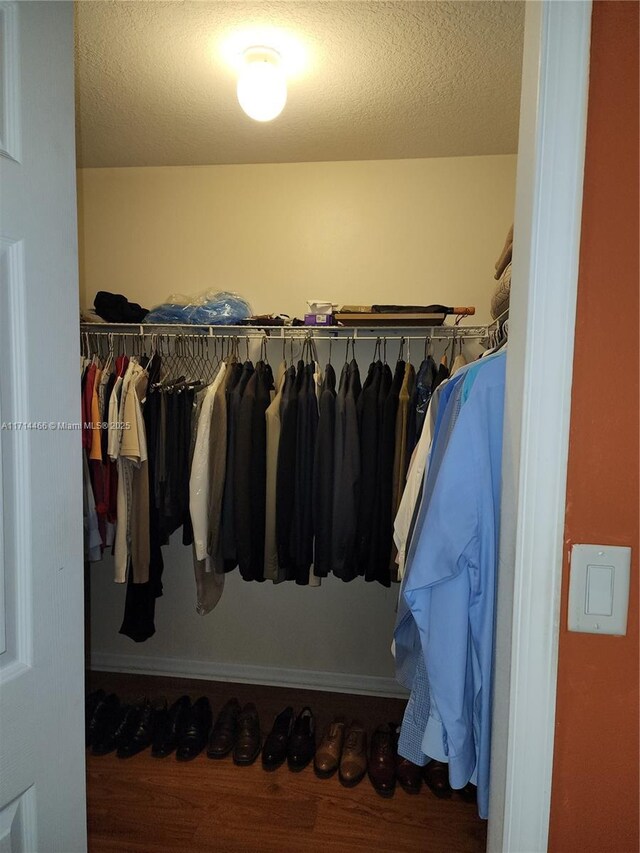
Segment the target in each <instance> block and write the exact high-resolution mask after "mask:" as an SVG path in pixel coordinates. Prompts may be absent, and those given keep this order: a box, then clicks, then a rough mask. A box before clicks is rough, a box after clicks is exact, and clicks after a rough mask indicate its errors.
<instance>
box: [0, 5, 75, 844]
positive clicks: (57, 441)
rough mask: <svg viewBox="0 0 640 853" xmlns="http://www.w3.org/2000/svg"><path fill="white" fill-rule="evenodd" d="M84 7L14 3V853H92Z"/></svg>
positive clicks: (5, 485)
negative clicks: (77, 19)
mask: <svg viewBox="0 0 640 853" xmlns="http://www.w3.org/2000/svg"><path fill="white" fill-rule="evenodd" d="M79 419H80V393H79V344H78V287H77V241H76V199H75V140H74V73H73V7H72V4H71V3H66V2H65V3H51V2H34V3H25V2H21V3H0V423H1V425H2V429H0V466H1V469H0V483H1V490H0V853H14V851H16V853H17V851H28V853H35V851H37V853H53V851H60V853H76V851H77V852H78V853H79V852H80V851H82V850H85V849H86V820H85V780H84V630H83V556H82V490H81V482H82V477H81V455H80V453H81V450H80V433H79V432H78V431H75V430H63V429H55V428H51V425H54V426H56V425H57V422H65V423H67V422H77V421H79Z"/></svg>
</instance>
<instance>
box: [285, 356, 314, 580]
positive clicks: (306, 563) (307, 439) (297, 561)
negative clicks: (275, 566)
mask: <svg viewBox="0 0 640 853" xmlns="http://www.w3.org/2000/svg"><path fill="white" fill-rule="evenodd" d="M298 369H299V370H300V367H299V368H298ZM314 372H315V364H314V363H313V362H311V363H310V364H306V365H303V366H302V376H301V378H300V384H299V390H298V419H297V424H296V467H295V476H294V500H293V520H292V524H291V538H290V549H291V556H292V558H293V565H294V571H293V572H292V573H290V579H293V580H295V582H296V583H298V584H302V585H305V584H308V583H309V570H310V569H311V564H312V563H313V516H312V509H313V505H312V496H313V462H314V452H315V443H316V433H317V430H318V401H317V397H316V389H315V379H314ZM296 381H297V377H296Z"/></svg>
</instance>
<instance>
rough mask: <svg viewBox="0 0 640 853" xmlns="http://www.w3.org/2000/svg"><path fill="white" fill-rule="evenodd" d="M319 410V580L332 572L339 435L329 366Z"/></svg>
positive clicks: (316, 473)
mask: <svg viewBox="0 0 640 853" xmlns="http://www.w3.org/2000/svg"><path fill="white" fill-rule="evenodd" d="M319 409H320V411H319V417H318V432H317V436H316V447H315V458H314V463H313V520H314V534H315V556H314V573H315V574H316V575H318V576H319V577H326V576H327V575H328V574H329V572H330V571H331V532H332V527H333V484H334V480H333V477H334V464H335V459H334V445H335V432H336V372H335V370H334V369H333V367H332V366H331V365H330V364H328V365H327V366H326V368H325V372H324V380H323V382H322V387H321V389H320V403H319Z"/></svg>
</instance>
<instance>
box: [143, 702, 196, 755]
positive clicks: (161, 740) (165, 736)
mask: <svg viewBox="0 0 640 853" xmlns="http://www.w3.org/2000/svg"><path fill="white" fill-rule="evenodd" d="M190 710H191V699H189V697H188V696H181V697H180V698H179V699H178V700H177V701H176V702H174V703H173V705H172V706H171V707H170V708H169V709H167V708H166V707H165V708H164V709H161V710H160V711H159V712H158V715H157V719H156V726H155V731H154V734H153V743H152V745H151V755H152V756H153V757H154V758H166V757H167V756H168V755H171V753H172V752H173V751H174V749H175V748H176V746H177V745H178V738H179V737H180V734H181V733H182V732H183V731H184V728H185V724H186V721H187V717H188V716H189V711H190Z"/></svg>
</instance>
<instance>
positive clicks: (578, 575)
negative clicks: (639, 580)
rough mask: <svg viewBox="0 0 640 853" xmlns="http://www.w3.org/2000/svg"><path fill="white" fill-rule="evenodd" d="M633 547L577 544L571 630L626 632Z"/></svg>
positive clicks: (572, 577) (573, 559)
mask: <svg viewBox="0 0 640 853" xmlns="http://www.w3.org/2000/svg"><path fill="white" fill-rule="evenodd" d="M630 570H631V548H621V547H618V546H615V545H574V546H573V548H572V549H571V574H570V581H569V624H568V627H569V630H570V631H585V632H589V633H592V634H618V635H621V634H626V632H627V610H628V608H629V574H630Z"/></svg>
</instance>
